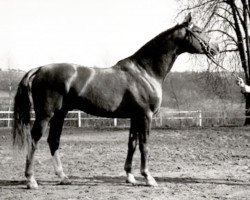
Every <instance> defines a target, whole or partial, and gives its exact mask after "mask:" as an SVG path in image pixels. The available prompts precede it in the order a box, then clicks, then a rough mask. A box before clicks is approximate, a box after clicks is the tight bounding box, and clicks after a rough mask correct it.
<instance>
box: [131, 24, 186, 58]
mask: <svg viewBox="0 0 250 200" xmlns="http://www.w3.org/2000/svg"><path fill="white" fill-rule="evenodd" d="M182 27H184V25H183V24H176V25H175V26H173V27H171V28H169V29H167V30H166V31H163V32H161V33H160V34H158V35H157V36H155V37H154V38H152V39H151V40H149V41H148V42H147V43H145V44H144V45H143V46H142V47H141V48H140V49H138V50H137V51H136V52H135V53H134V56H136V55H137V56H138V55H141V54H143V55H149V54H152V53H153V52H155V51H159V50H160V46H159V42H161V41H162V40H163V39H164V38H168V36H171V35H172V34H173V33H174V32H175V31H176V30H178V29H180V28H182Z"/></svg>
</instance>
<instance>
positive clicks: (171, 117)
mask: <svg viewBox="0 0 250 200" xmlns="http://www.w3.org/2000/svg"><path fill="white" fill-rule="evenodd" d="M31 115H32V117H31V120H32V121H34V120H35V119H34V111H33V112H31ZM228 119H242V120H243V119H245V116H244V110H237V111H233V112H231V113H230V112H225V111H214V112H204V111H200V110H196V111H161V112H159V114H158V115H157V116H155V117H154V118H153V122H154V124H155V126H157V127H164V126H166V124H167V123H169V122H171V121H179V122H180V123H183V121H188V120H189V121H192V126H199V127H202V126H204V125H206V123H207V122H208V121H209V120H210V123H211V124H212V123H214V121H215V120H217V121H218V120H220V121H222V122H223V123H224V122H225V121H226V120H228ZM12 120H13V111H0V127H1V126H5V127H6V126H7V127H10V126H11V124H12ZM87 120H89V121H91V120H92V121H94V123H95V122H98V121H101V120H112V121H111V126H113V127H117V126H119V124H120V119H117V118H114V119H109V118H102V117H96V116H91V115H87V114H86V113H84V112H82V111H70V112H69V113H68V115H67V116H66V118H65V121H73V122H74V123H76V124H77V126H78V127H82V126H84V125H83V123H84V122H86V121H87ZM212 120H213V122H212ZM242 120H241V121H242ZM1 121H5V123H4V125H3V123H1ZM230 123H231V122H227V124H230Z"/></svg>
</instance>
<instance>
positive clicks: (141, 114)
mask: <svg viewBox="0 0 250 200" xmlns="http://www.w3.org/2000/svg"><path fill="white" fill-rule="evenodd" d="M191 21H192V17H191V14H188V15H187V16H186V17H185V19H184V21H183V22H182V23H180V24H177V25H176V26H174V27H172V28H170V29H168V30H166V31H164V32H162V33H160V34H159V35H157V36H156V37H155V38H153V39H152V40H150V41H149V42H147V43H146V44H145V45H144V46H142V47H141V48H140V49H139V50H138V51H136V52H135V53H134V54H133V55H131V56H129V57H127V58H125V59H123V60H121V61H119V62H118V63H117V64H116V65H114V66H112V67H110V68H87V67H84V66H81V65H76V64H68V63H57V64H55V63H54V64H49V65H45V66H41V67H38V68H35V69H32V70H30V71H29V72H27V73H26V74H25V75H24V77H23V78H22V80H21V82H20V83H19V86H18V90H17V93H16V96H15V101H14V125H13V131H12V133H13V144H14V145H16V146H19V147H20V148H22V147H23V146H25V144H26V145H27V149H28V153H27V157H26V167H25V176H26V178H27V187H28V188H29V189H36V188H37V187H38V184H37V182H36V179H35V177H34V171H33V168H34V156H35V151H36V149H37V145H38V141H39V140H40V138H41V137H42V135H43V134H44V133H45V131H46V130H47V128H48V126H50V130H49V134H48V139H47V142H48V144H49V147H50V152H51V155H52V160H53V166H54V169H55V173H56V174H57V175H58V176H59V177H60V178H61V182H62V183H65V184H67V183H69V182H70V180H69V179H68V177H67V176H66V175H65V173H64V172H63V168H62V164H61V161H60V157H59V152H58V148H59V143H60V136H61V132H62V127H63V123H64V118H65V116H66V114H67V112H68V111H70V110H73V109H79V110H82V111H84V112H86V113H89V114H92V115H97V116H102V117H109V118H130V120H131V124H130V125H131V126H130V130H129V139H128V152H127V158H126V161H125V167H124V169H125V171H126V174H127V177H126V181H127V182H128V183H131V184H136V183H137V182H136V179H135V177H134V175H133V173H132V159H133V154H134V152H135V150H136V146H137V143H139V150H140V153H141V167H140V170H141V174H142V175H143V176H144V177H145V180H146V185H149V186H157V182H156V181H155V179H154V178H153V176H152V175H151V174H150V172H149V167H148V152H149V149H148V140H149V135H150V130H151V122H152V117H153V115H154V114H155V113H157V111H158V110H159V108H160V106H161V102H162V83H163V81H164V79H165V77H166V75H167V74H168V72H169V71H170V70H171V68H172V66H173V64H174V62H175V60H176V58H177V57H178V56H179V55H180V54H182V53H185V52H188V53H191V54H194V53H197V54H209V55H215V54H216V53H217V52H218V51H219V48H218V45H217V44H215V43H211V42H210V38H209V37H208V35H207V34H206V33H204V32H203V31H202V30H201V28H199V27H198V26H196V25H194V24H193V23H192V22H191ZM32 107H33V108H34V111H35V121H34V124H33V127H32V128H31V116H30V110H31V108H32Z"/></svg>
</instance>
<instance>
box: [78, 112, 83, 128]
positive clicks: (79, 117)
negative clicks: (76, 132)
mask: <svg viewBox="0 0 250 200" xmlns="http://www.w3.org/2000/svg"><path fill="white" fill-rule="evenodd" d="M78 127H82V119H81V111H80V110H79V111H78Z"/></svg>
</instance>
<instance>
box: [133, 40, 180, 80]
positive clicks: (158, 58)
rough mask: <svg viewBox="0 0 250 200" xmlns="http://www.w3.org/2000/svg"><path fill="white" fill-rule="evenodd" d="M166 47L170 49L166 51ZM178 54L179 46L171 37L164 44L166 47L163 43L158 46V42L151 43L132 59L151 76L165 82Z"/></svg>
mask: <svg viewBox="0 0 250 200" xmlns="http://www.w3.org/2000/svg"><path fill="white" fill-rule="evenodd" d="M158 42H159V41H158ZM165 47H168V49H167V50H166V49H165ZM178 52H179V51H178V46H177V45H176V44H174V42H173V41H172V40H171V37H170V39H169V40H168V41H165V42H164V47H163V44H162V43H161V42H159V43H158V45H157V41H156V42H155V41H153V40H152V41H150V42H149V43H147V44H146V45H144V46H143V47H142V48H141V49H139V50H138V51H137V52H136V53H135V54H134V55H132V56H131V59H132V60H133V61H134V62H136V63H137V64H138V65H139V66H140V67H142V68H144V69H145V70H146V71H147V73H148V74H149V75H151V76H153V77H154V78H156V79H157V80H159V81H161V82H163V81H164V79H165V77H166V75H167V74H168V72H169V71H170V70H171V69H172V67H173V64H174V62H175V60H176V58H177V56H178V55H179V53H178Z"/></svg>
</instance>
